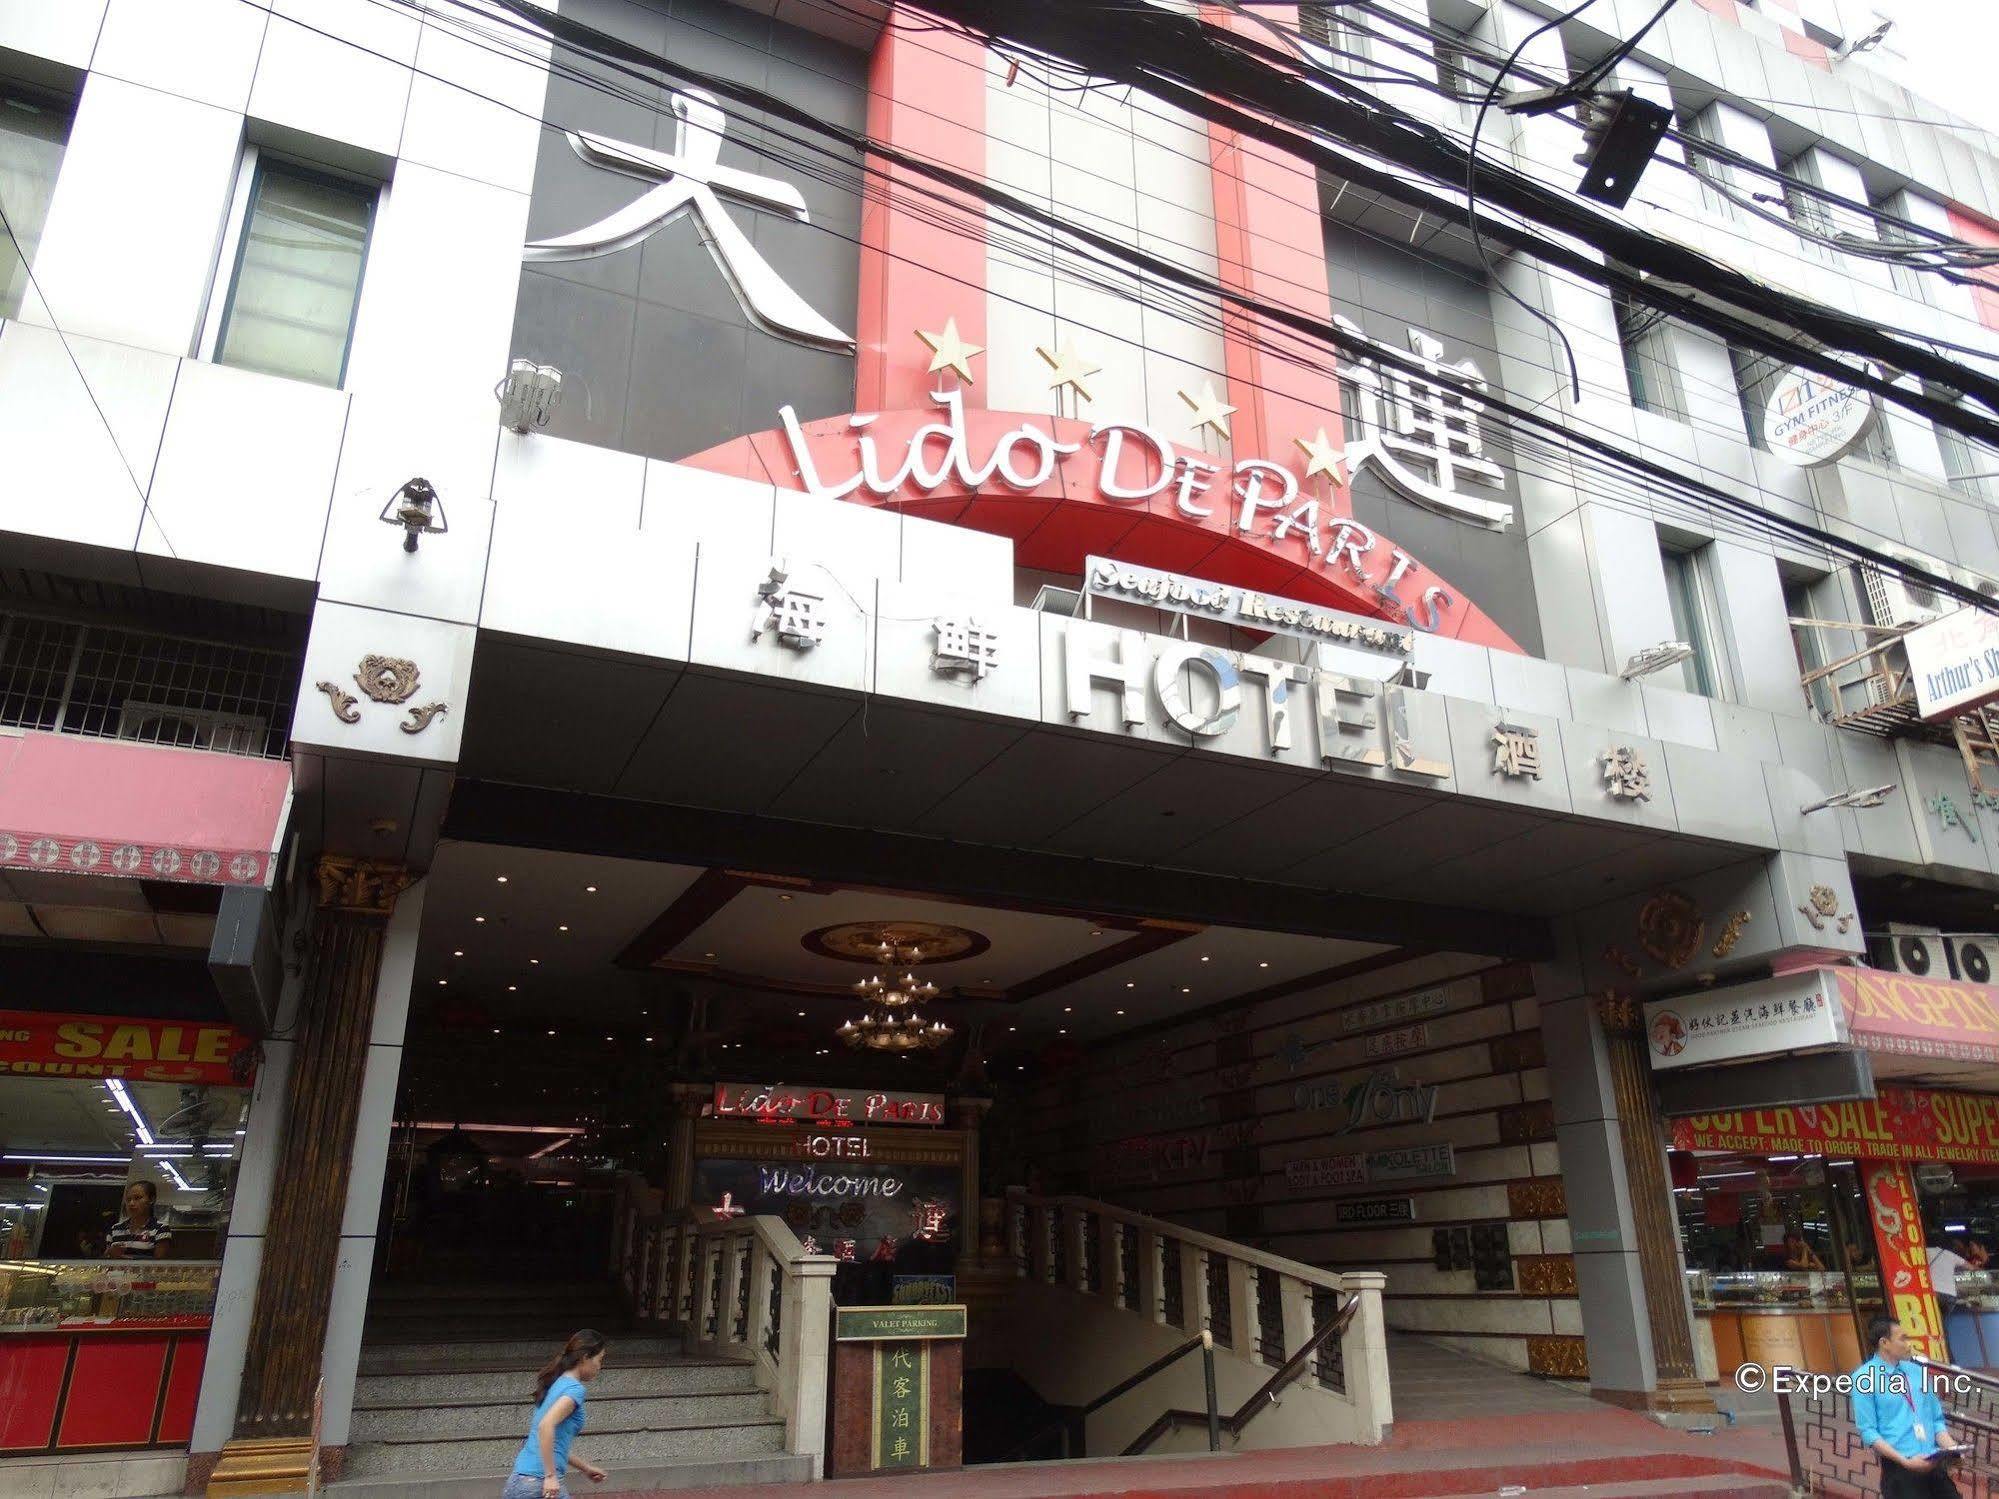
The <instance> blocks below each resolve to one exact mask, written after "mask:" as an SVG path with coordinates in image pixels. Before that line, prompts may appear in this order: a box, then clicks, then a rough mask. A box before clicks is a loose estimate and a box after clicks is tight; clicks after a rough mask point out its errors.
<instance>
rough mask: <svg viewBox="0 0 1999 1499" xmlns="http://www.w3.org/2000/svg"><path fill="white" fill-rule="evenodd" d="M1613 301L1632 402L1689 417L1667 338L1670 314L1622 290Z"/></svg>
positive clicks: (1677, 415) (1684, 418) (1683, 417)
mask: <svg viewBox="0 0 1999 1499" xmlns="http://www.w3.org/2000/svg"><path fill="white" fill-rule="evenodd" d="M1611 305H1612V307H1613V308H1614V309H1615V311H1616V314H1617V341H1618V343H1619V344H1621V345H1622V346H1623V348H1624V383H1625V384H1626V385H1627V386H1628V387H1630V390H1631V404H1632V405H1634V406H1637V407H1639V408H1640V409H1641V410H1645V411H1656V412H1657V413H1658V414H1659V415H1661V416H1670V417H1674V418H1677V419H1679V420H1681V421H1684V420H1686V415H1687V407H1686V400H1685V398H1684V396H1683V395H1682V394H1681V391H1680V375H1679V370H1678V368H1677V367H1676V366H1675V365H1674V363H1673V354H1672V348H1671V346H1670V345H1669V344H1668V342H1667V334H1666V314H1665V313H1664V312H1663V311H1661V310H1660V309H1658V308H1656V307H1641V306H1639V305H1638V304H1637V303H1635V302H1633V301H1632V300H1631V299H1630V298H1629V297H1627V296H1625V295H1624V293H1622V292H1613V293H1612V294H1611Z"/></svg>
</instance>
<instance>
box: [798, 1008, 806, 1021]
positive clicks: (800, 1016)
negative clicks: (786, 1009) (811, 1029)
mask: <svg viewBox="0 0 1999 1499" xmlns="http://www.w3.org/2000/svg"><path fill="white" fill-rule="evenodd" d="M798 1018H799V1019H800V1020H803V1019H804V1018H805V1012H804V1011H803V1010H800V1011H799V1012H798Z"/></svg>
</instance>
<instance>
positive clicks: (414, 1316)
mask: <svg viewBox="0 0 1999 1499" xmlns="http://www.w3.org/2000/svg"><path fill="white" fill-rule="evenodd" d="M510 1317H538V1318H542V1319H545V1320H554V1321H573V1322H574V1323H575V1324H576V1325H577V1326H578V1327H602V1326H603V1325H604V1324H605V1323H607V1322H608V1323H610V1324H612V1325H613V1326H616V1325H618V1324H621V1323H622V1322H623V1321H624V1320H625V1309H624V1304H623V1303H622V1302H620V1301H618V1300H617V1299H616V1298H614V1297H610V1296H602V1297H595V1298H591V1299H589V1300H584V1299H580V1298H573V1297H568V1296H483V1297H478V1298H472V1297H466V1298H463V1299H453V1300H450V1301H371V1302H369V1303H368V1321H369V1322H370V1323H380V1324H381V1325H383V1326H391V1325H399V1324H401V1323H404V1322H477V1321H479V1320H480V1319H482V1318H490V1319H494V1320H505V1319H507V1318H510Z"/></svg>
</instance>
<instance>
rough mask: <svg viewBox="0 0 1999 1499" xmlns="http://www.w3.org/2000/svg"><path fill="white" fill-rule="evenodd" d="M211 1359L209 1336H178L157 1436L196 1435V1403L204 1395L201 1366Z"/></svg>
mask: <svg viewBox="0 0 1999 1499" xmlns="http://www.w3.org/2000/svg"><path fill="white" fill-rule="evenodd" d="M207 1361H208V1339H207V1338H206V1337H199V1338H176V1339H175V1340H174V1352H173V1362H172V1364H171V1365H169V1366H168V1369H167V1393H166V1398H165V1399H164V1400H163V1401H161V1403H160V1429H159V1433H158V1435H157V1437H156V1438H155V1440H157V1441H160V1442H176V1443H178V1442H185V1441H187V1440H188V1438H190V1437H192V1436H193V1435H194V1406H195V1402H196V1401H197V1400H199V1399H200V1398H201V1370H202V1366H203V1365H204V1364H205V1363H207Z"/></svg>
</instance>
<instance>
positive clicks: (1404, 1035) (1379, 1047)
mask: <svg viewBox="0 0 1999 1499" xmlns="http://www.w3.org/2000/svg"><path fill="white" fill-rule="evenodd" d="M1429 1044H1430V1022H1429V1021H1427V1020H1419V1021H1417V1022H1416V1024H1414V1025H1405V1026H1400V1027H1398V1028H1397V1029H1395V1030H1392V1031H1377V1032H1376V1033H1375V1034H1373V1035H1371V1036H1368V1037H1366V1038H1365V1039H1364V1040H1363V1041H1362V1042H1361V1052H1362V1054H1363V1055H1365V1056H1369V1057H1393V1056H1400V1055H1401V1054H1402V1053H1403V1052H1405V1051H1421V1050H1422V1049H1423V1048H1424V1047H1426V1046H1428V1045H1429Z"/></svg>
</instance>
